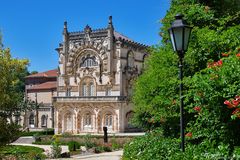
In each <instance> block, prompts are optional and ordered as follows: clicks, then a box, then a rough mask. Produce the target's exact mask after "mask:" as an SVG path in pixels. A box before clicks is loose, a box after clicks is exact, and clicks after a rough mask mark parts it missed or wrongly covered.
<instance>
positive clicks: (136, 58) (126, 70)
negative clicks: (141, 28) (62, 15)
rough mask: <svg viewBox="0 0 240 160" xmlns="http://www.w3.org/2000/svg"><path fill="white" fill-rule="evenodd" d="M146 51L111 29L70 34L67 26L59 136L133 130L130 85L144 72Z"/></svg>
mask: <svg viewBox="0 0 240 160" xmlns="http://www.w3.org/2000/svg"><path fill="white" fill-rule="evenodd" d="M146 49H147V46H146V45H142V44H139V43H136V42H134V41H132V40H130V39H129V38H127V37H126V36H123V35H122V34H120V33H118V32H116V31H115V30H114V27H113V24H112V17H111V16H110V17H109V22H108V26H107V28H104V29H97V30H92V29H91V27H90V26H88V25H87V26H86V27H85V29H84V30H83V31H81V32H68V29H67V23H66V22H65V23H64V29H63V42H62V43H60V45H59V47H58V48H57V49H56V50H57V51H58V53H59V67H58V80H57V96H56V97H54V100H53V102H54V103H53V105H54V111H55V114H54V115H55V133H58V134H60V133H64V132H71V133H74V134H78V133H83V132H92V133H101V132H102V131H103V129H102V128H103V127H104V126H106V127H108V131H109V132H113V133H117V132H125V131H131V129H133V128H132V126H131V125H130V124H129V119H130V118H131V116H132V114H133V112H132V104H131V103H129V96H131V93H132V83H133V81H134V79H135V78H136V77H137V76H138V75H139V74H140V73H141V71H142V68H143V62H144V57H145V56H146V54H147V52H146Z"/></svg>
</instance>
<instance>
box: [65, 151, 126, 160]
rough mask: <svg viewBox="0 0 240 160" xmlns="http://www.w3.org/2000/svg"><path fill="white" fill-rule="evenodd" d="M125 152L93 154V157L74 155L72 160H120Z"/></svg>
mask: <svg viewBox="0 0 240 160" xmlns="http://www.w3.org/2000/svg"><path fill="white" fill-rule="evenodd" d="M122 154H123V151H122V150H120V151H114V152H105V153H99V154H92V155H85V156H83V155H74V156H72V158H71V159H72V160H74V159H84V160H120V159H121V156H122ZM66 160H67V159H66Z"/></svg>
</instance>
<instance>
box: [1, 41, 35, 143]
mask: <svg viewBox="0 0 240 160" xmlns="http://www.w3.org/2000/svg"><path fill="white" fill-rule="evenodd" d="M0 46H1V47H0V77H1V79H0V126H1V131H0V141H1V144H0V145H3V144H6V143H9V142H10V141H11V140H13V139H14V138H15V137H16V136H17V133H18V129H19V127H17V125H16V124H15V123H14V122H13V120H12V118H13V116H15V115H18V114H20V113H21V112H22V111H25V110H26V109H29V108H32V106H33V105H32V104H33V103H32V102H30V101H29V100H28V99H24V89H25V85H24V77H25V76H26V75H27V74H28V72H27V65H28V60H26V59H17V58H13V57H12V56H11V54H10V49H8V48H4V47H3V45H2V43H1V41H0Z"/></svg>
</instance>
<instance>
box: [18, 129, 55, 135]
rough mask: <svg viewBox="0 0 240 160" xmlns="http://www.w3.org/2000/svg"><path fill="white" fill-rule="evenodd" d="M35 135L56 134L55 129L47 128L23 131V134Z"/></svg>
mask: <svg viewBox="0 0 240 160" xmlns="http://www.w3.org/2000/svg"><path fill="white" fill-rule="evenodd" d="M34 135H54V129H46V130H44V131H30V132H26V131H24V132H22V133H21V136H34Z"/></svg>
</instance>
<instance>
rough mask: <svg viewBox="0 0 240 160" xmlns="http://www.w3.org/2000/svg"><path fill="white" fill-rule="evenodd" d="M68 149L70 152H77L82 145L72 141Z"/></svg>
mask: <svg viewBox="0 0 240 160" xmlns="http://www.w3.org/2000/svg"><path fill="white" fill-rule="evenodd" d="M68 149H69V151H76V150H77V149H80V144H79V143H78V142H76V141H70V142H68Z"/></svg>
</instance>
